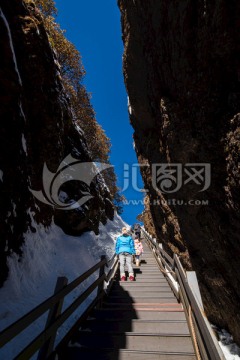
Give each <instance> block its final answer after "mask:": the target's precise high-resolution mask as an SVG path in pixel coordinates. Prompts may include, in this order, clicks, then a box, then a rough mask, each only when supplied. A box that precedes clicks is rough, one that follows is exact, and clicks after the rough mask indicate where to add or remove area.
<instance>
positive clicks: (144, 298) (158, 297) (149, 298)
mask: <svg viewBox="0 0 240 360" xmlns="http://www.w3.org/2000/svg"><path fill="white" fill-rule="evenodd" d="M120 295H121V294H116V296H114V294H113V293H112V294H111V296H110V297H109V298H108V299H106V300H105V301H107V300H109V301H110V302H121V303H129V304H132V303H136V302H145V303H146V302H149V303H153V302H171V303H172V302H177V299H176V298H175V296H174V294H173V293H171V292H155V293H150V292H149V293H148V295H146V293H145V292H142V293H139V292H138V293H135V292H134V291H133V292H131V293H130V297H129V296H125V297H124V296H120ZM164 299H169V301H163V300H164Z"/></svg>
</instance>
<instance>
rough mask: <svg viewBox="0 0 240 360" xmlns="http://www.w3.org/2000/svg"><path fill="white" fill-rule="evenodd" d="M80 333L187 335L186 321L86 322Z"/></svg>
mask: <svg viewBox="0 0 240 360" xmlns="http://www.w3.org/2000/svg"><path fill="white" fill-rule="evenodd" d="M81 330H82V331H89V330H90V331H102V332H133V333H146V334H147V333H156V334H157V333H162V334H164V333H168V334H169V333H171V334H184V335H189V329H188V325H187V322H186V321H160V320H159V321H156V320H149V321H148V320H131V319H130V320H128V321H126V320H121V321H118V322H116V321H114V320H111V321H105V322H103V321H101V320H87V321H86V322H85V323H84V324H83V325H82V326H81Z"/></svg>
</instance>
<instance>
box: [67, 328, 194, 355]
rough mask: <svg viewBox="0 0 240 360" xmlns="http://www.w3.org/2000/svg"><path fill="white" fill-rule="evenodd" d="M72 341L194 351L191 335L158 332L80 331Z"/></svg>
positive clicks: (107, 346)
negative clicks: (111, 332)
mask: <svg viewBox="0 0 240 360" xmlns="http://www.w3.org/2000/svg"><path fill="white" fill-rule="evenodd" d="M72 342H73V343H74V342H76V343H77V344H78V345H79V346H84V347H90V348H95V349H101V348H102V349H129V350H145V351H146V350H147V351H162V352H165V353H168V352H169V350H170V349H171V350H170V351H175V352H180V353H181V352H183V353H185V352H189V353H194V350H193V345H192V340H191V337H190V336H189V335H187V336H186V335H158V334H146V335H145V334H139V335H138V334H134V333H133V334H132V333H128V334H124V333H120V334H114V333H113V334H107V333H102V332H86V331H78V332H77V333H76V334H75V335H74V337H73V339H72Z"/></svg>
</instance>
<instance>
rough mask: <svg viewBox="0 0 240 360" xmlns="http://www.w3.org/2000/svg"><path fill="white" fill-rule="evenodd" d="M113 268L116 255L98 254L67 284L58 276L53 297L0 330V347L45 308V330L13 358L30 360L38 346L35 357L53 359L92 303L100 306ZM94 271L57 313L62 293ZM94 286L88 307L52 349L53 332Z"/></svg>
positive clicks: (114, 267) (65, 292)
mask: <svg viewBox="0 0 240 360" xmlns="http://www.w3.org/2000/svg"><path fill="white" fill-rule="evenodd" d="M106 268H108V272H107V274H106V273H105V271H106ZM117 269H118V259H117V257H116V255H114V256H113V257H112V259H111V260H109V261H107V259H106V256H104V255H103V256H101V260H100V261H99V262H98V263H97V264H96V265H94V266H93V267H92V268H91V269H89V270H88V271H86V272H85V273H84V274H82V275H81V276H79V277H78V278H77V279H75V280H73V281H72V282H71V283H70V284H68V285H67V282H68V280H67V278H66V277H60V278H58V280H57V284H56V287H55V292H54V295H53V296H51V297H49V298H48V299H47V300H45V301H44V302H43V303H41V304H40V305H38V306H37V307H36V308H34V309H33V310H31V311H30V312H28V313H27V314H26V315H24V316H23V317H21V318H20V319H19V320H17V321H16V322H14V323H13V324H11V325H10V326H8V327H7V328H6V329H4V330H3V331H1V332H0V348H2V347H3V346H4V345H6V344H7V343H8V342H10V341H12V340H13V339H14V338H15V337H16V336H18V335H19V334H20V333H21V332H22V331H24V330H25V329H26V328H28V327H29V326H31V324H32V323H33V322H34V321H35V320H37V319H39V318H40V316H42V315H43V314H44V313H46V312H47V311H49V313H48V319H47V322H46V326H45V329H44V330H43V331H42V332H41V333H40V334H39V335H38V336H37V337H36V338H35V339H34V340H33V341H32V342H31V343H30V344H29V345H27V346H26V347H25V348H24V349H23V350H22V351H21V352H20V353H19V354H18V355H17V356H16V357H15V358H14V359H17V360H27V359H30V358H31V357H32V356H33V355H34V354H35V353H36V352H37V351H38V350H39V349H40V350H39V353H38V360H46V359H49V358H50V357H51V358H53V355H54V353H55V352H56V351H59V350H60V349H61V347H62V346H64V345H65V344H67V342H68V341H69V340H70V338H71V336H72V334H73V333H74V331H75V330H76V329H77V328H78V327H79V326H80V324H81V322H83V321H84V320H85V319H86V318H87V316H88V314H89V312H90V311H91V310H92V309H93V308H94V307H95V306H101V301H102V298H103V296H104V295H105V294H106V293H108V292H109V290H110V287H111V285H112V282H113V279H114V276H115V273H116V271H117ZM96 271H99V273H98V277H97V279H96V280H95V281H93V282H92V284H91V285H89V286H88V288H87V289H85V290H84V291H83V292H82V293H81V294H80V295H79V296H78V297H77V299H75V300H74V301H73V302H72V303H71V305H69V306H68V307H67V308H66V309H65V310H64V311H63V312H61V311H62V305H63V301H64V298H65V296H66V295H68V294H69V293H70V292H71V291H73V290H74V289H75V288H76V287H77V286H79V285H80V284H82V283H83V282H84V281H85V280H86V279H88V278H89V277H90V276H91V275H93V274H94V273H95V272H96ZM95 289H97V295H96V297H95V298H94V299H93V300H92V301H91V302H90V305H89V306H88V308H87V309H86V310H85V311H84V312H83V313H82V315H81V316H80V318H79V319H78V320H77V322H76V323H75V324H74V326H73V327H72V328H71V329H70V331H69V332H68V333H67V334H66V335H65V336H64V337H63V339H62V340H61V341H60V343H59V344H58V345H57V346H56V348H54V342H55V339H56V333H57V331H58V329H59V327H60V326H61V325H62V324H63V323H64V322H65V321H66V320H67V319H68V318H69V317H70V316H71V315H72V313H73V312H74V311H75V310H76V309H78V308H79V306H80V305H81V304H82V303H83V301H85V300H86V299H87V298H88V297H89V296H90V294H92V292H93V291H94V290H95Z"/></svg>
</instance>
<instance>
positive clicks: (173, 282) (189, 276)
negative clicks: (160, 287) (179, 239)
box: [142, 229, 225, 360]
mask: <svg viewBox="0 0 240 360" xmlns="http://www.w3.org/2000/svg"><path fill="white" fill-rule="evenodd" d="M142 233H143V234H144V237H145V239H146V241H147V243H148V245H149V247H150V249H151V250H152V252H153V254H154V256H155V258H156V260H157V263H158V265H159V268H160V270H161V271H162V272H163V274H164V275H165V276H166V279H167V281H168V283H169V285H170V287H171V288H172V290H173V292H174V294H175V296H176V297H177V299H178V300H179V301H181V303H182V305H183V307H184V311H185V314H186V318H187V321H188V325H189V329H190V333H191V336H192V339H193V344H194V348H195V352H196V356H197V359H202V360H224V359H225V356H224V354H223V352H222V350H221V348H220V345H219V344H218V341H217V338H216V336H215V334H214V332H213V330H212V328H211V325H210V323H209V321H208V319H207V317H206V314H205V312H204V308H203V303H202V299H201V294H200V290H199V286H198V281H197V277H196V273H195V271H185V270H184V269H183V266H182V264H181V262H180V259H179V257H178V256H177V255H176V254H174V256H173V258H172V257H171V256H169V255H168V254H167V253H166V251H164V250H163V247H162V244H161V243H158V242H157V240H156V239H155V238H153V237H152V236H151V235H150V234H149V233H148V232H147V231H145V230H144V229H142Z"/></svg>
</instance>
